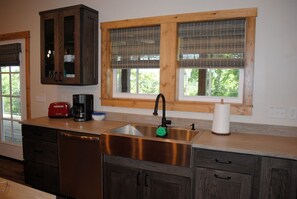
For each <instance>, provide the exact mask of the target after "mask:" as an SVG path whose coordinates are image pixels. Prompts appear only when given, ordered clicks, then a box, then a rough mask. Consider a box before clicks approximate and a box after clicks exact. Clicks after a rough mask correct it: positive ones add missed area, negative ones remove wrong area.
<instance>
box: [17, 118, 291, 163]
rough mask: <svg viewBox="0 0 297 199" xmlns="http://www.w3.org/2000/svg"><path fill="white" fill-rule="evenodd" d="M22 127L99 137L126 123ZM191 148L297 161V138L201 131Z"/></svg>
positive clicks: (40, 121) (55, 122)
mask: <svg viewBox="0 0 297 199" xmlns="http://www.w3.org/2000/svg"><path fill="white" fill-rule="evenodd" d="M22 124H28V125H35V126H41V127H47V128H55V129H60V130H68V131H76V132H81V133H89V134H98V135H100V134H101V133H103V132H106V131H108V130H110V129H113V128H117V127H120V126H123V125H125V124H127V123H125V122H119V121H110V120H103V121H94V120H91V121H87V122H75V121H73V119H72V118H67V119H61V118H59V119H53V118H48V117H41V118H36V119H30V120H25V121H22ZM192 146H193V147H194V148H202V149H212V150H220V151H227V152H236V153H246V154H254V155H261V156H272V157H278V158H288V159H293V160H297V137H282V136H270V135H258V134H247V133H232V132H231V134H230V135H215V134H212V133H211V132H210V131H207V130H201V131H200V132H199V134H198V135H197V137H196V138H195V140H193V141H192Z"/></svg>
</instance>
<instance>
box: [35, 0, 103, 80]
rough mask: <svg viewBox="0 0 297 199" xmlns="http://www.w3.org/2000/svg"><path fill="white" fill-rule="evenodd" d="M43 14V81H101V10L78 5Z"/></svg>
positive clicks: (41, 21) (41, 13)
mask: <svg viewBox="0 0 297 199" xmlns="http://www.w3.org/2000/svg"><path fill="white" fill-rule="evenodd" d="M39 14H40V19H41V20H40V27H41V30H40V33H41V36H40V38H41V83H43V84H62V85H95V84H98V11H96V10H93V9H91V8H89V7H86V6H84V5H77V6H71V7H66V8H60V9H55V10H48V11H43V12H40V13H39Z"/></svg>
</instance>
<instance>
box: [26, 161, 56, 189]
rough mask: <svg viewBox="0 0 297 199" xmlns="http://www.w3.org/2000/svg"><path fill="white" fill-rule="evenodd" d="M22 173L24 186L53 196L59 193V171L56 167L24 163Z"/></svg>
mask: <svg viewBox="0 0 297 199" xmlns="http://www.w3.org/2000/svg"><path fill="white" fill-rule="evenodd" d="M24 171H25V182H26V184H29V185H31V186H32V187H34V188H37V189H41V190H43V191H46V192H50V193H53V194H58V193H59V171H58V168H57V167H52V166H46V165H43V164H38V163H32V162H29V161H25V162H24Z"/></svg>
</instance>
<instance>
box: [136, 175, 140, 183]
mask: <svg viewBox="0 0 297 199" xmlns="http://www.w3.org/2000/svg"><path fill="white" fill-rule="evenodd" d="M136 180H137V181H136V183H137V186H139V185H140V172H138V173H137V179H136Z"/></svg>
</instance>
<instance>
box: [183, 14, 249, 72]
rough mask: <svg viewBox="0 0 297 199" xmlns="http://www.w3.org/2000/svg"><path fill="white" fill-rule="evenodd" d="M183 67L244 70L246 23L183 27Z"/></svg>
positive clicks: (234, 20) (186, 25) (199, 23)
mask: <svg viewBox="0 0 297 199" xmlns="http://www.w3.org/2000/svg"><path fill="white" fill-rule="evenodd" d="M178 32H179V33H178V34H179V52H178V53H179V55H178V59H179V67H182V68H243V67H244V49H245V19H233V20H221V21H203V22H193V23H182V24H179V27H178Z"/></svg>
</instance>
